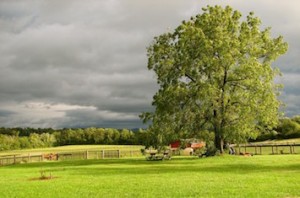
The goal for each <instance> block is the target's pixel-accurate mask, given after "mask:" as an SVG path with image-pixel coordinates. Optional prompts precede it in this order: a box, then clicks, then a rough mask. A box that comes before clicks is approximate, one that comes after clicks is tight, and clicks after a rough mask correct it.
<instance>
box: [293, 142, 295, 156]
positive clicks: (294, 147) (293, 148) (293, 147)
mask: <svg viewBox="0 0 300 198" xmlns="http://www.w3.org/2000/svg"><path fill="white" fill-rule="evenodd" d="M293 153H294V154H295V143H294V145H293Z"/></svg>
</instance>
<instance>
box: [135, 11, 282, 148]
mask: <svg viewBox="0 0 300 198" xmlns="http://www.w3.org/2000/svg"><path fill="white" fill-rule="evenodd" d="M241 17H242V15H241V13H240V12H239V11H236V10H233V9H232V8H231V7H229V6H227V7H225V8H223V7H221V6H214V7H212V6H207V7H206V8H203V13H202V14H199V15H197V16H195V17H191V19H190V20H188V21H183V22H182V23H181V24H180V25H179V26H178V27H177V28H176V29H175V30H173V31H170V32H167V33H164V34H162V35H159V36H157V37H155V38H154V41H153V42H152V43H151V45H150V46H149V47H148V69H149V70H153V71H154V72H155V73H156V75H157V83H158V85H159V89H158V91H157V93H156V94H155V95H154V97H153V103H152V105H153V106H154V107H155V111H154V112H146V113H143V114H142V115H141V117H142V119H143V120H144V121H145V122H147V121H151V125H150V127H149V129H150V131H151V132H152V133H153V135H154V137H155V139H156V146H157V145H160V144H166V143H168V142H169V141H171V140H172V139H176V138H184V137H191V136H196V135H201V133H202V132H203V131H210V132H212V133H214V135H215V145H216V147H217V148H218V149H220V151H221V152H222V151H223V144H224V141H227V142H236V143H237V142H243V141H245V140H247V139H248V138H250V137H251V138H255V137H256V136H257V135H258V134H259V131H261V130H262V129H272V128H273V127H274V126H276V125H277V123H278V114H279V111H278V109H279V107H280V101H279V100H278V98H277V96H278V95H279V93H280V92H279V91H280V87H281V85H278V84H275V83H274V78H275V77H276V76H277V75H278V74H280V71H279V69H278V68H274V67H273V66H271V63H272V62H274V61H275V60H276V59H277V58H278V57H279V56H280V55H282V54H284V53H285V52H286V51H287V43H286V42H284V41H283V37H282V36H279V37H277V38H272V37H271V33H270V28H266V29H264V30H261V28H260V25H261V21H260V19H259V18H258V17H255V16H254V13H252V12H251V13H250V14H249V15H248V16H247V17H246V19H245V20H244V21H242V20H241Z"/></svg>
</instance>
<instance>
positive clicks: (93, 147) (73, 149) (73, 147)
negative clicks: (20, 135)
mask: <svg viewBox="0 0 300 198" xmlns="http://www.w3.org/2000/svg"><path fill="white" fill-rule="evenodd" d="M141 148H144V146H139V145H70V146H59V147H50V148H37V149H24V150H12V151H1V152H0V157H1V156H7V155H22V154H28V153H30V154H41V153H58V152H76V151H86V150H89V151H92V150H133V151H134V150H140V149H141Z"/></svg>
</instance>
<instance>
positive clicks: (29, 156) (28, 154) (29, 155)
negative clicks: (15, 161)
mask: <svg viewBox="0 0 300 198" xmlns="http://www.w3.org/2000/svg"><path fill="white" fill-rule="evenodd" d="M30 160H31V158H30V153H28V163H29V162H30Z"/></svg>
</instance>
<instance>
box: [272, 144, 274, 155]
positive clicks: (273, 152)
mask: <svg viewBox="0 0 300 198" xmlns="http://www.w3.org/2000/svg"><path fill="white" fill-rule="evenodd" d="M272 154H273V155H274V148H273V146H272Z"/></svg>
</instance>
